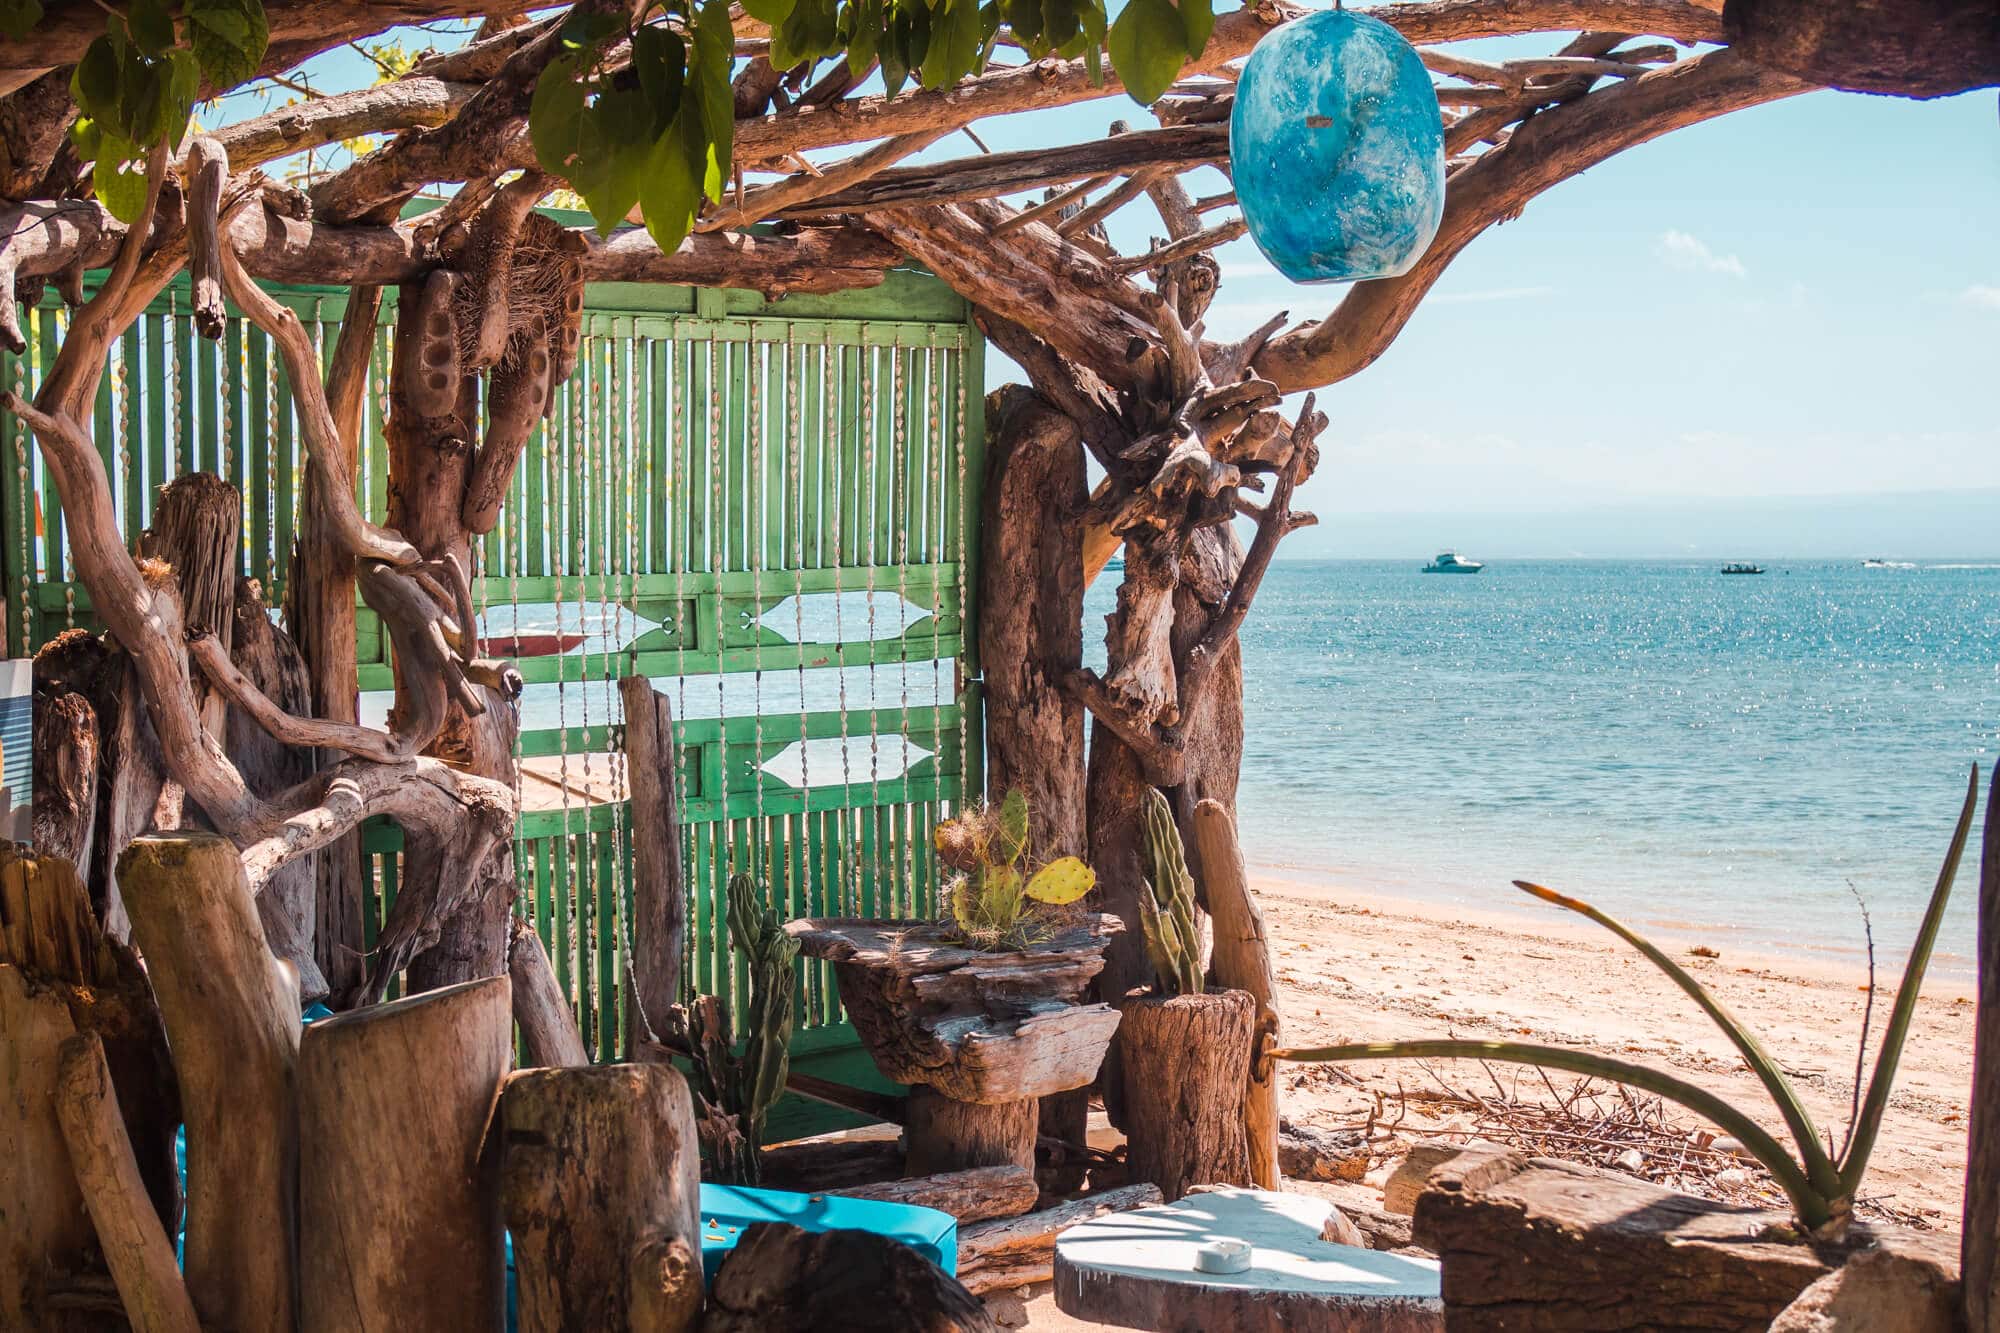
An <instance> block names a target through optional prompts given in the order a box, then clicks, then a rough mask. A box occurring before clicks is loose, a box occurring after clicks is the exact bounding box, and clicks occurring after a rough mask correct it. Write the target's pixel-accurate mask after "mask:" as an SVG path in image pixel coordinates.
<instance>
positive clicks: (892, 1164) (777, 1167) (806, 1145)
mask: <svg viewBox="0 0 2000 1333" xmlns="http://www.w3.org/2000/svg"><path fill="white" fill-rule="evenodd" d="M762 1170H763V1184H764V1186H765V1187H766V1188H768V1189H777V1190H796V1191H798V1192H799V1193H801V1194H819V1193H832V1192H841V1191H845V1190H848V1189H852V1188H854V1187H856V1186H860V1185H872V1184H880V1183H882V1182H884V1181H891V1180H894V1179H896V1178H897V1177H898V1176H900V1175H901V1174H902V1172H903V1145H902V1144H901V1143H899V1142H898V1141H897V1140H895V1139H806V1140H803V1141H801V1142H798V1143H781V1144H779V1145H778V1146H777V1147H775V1148H766V1149H764V1157H763V1162H762Z"/></svg>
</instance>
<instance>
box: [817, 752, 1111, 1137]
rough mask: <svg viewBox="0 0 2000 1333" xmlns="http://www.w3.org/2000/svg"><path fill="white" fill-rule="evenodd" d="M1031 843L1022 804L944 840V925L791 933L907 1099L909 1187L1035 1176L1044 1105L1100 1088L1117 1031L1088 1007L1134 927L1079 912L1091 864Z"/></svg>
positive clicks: (853, 926) (1104, 1012) (992, 810)
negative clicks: (979, 1176) (980, 1173)
mask: <svg viewBox="0 0 2000 1333" xmlns="http://www.w3.org/2000/svg"><path fill="white" fill-rule="evenodd" d="M1029 828H1030V821H1029V810H1028V803H1027V799H1026V797H1024V796H1023V795H1022V794H1021V793H1019V792H1010V793H1009V794H1008V795H1007V796H1006V797H1005V798H1004V799H1003V800H1001V801H1000V802H998V803H997V804H994V805H990V806H986V807H982V808H979V809H975V810H970V811H966V812H963V813H961V814H959V815H957V816H955V817H954V818H952V819H949V820H946V821H945V822H944V823H942V824H940V825H939V826H938V827H937V829H936V832H935V835H934V840H935V845H936V847H937V850H938V859H939V861H940V863H941V864H942V865H944V866H945V867H946V868H947V869H948V870H950V871H951V872H952V878H951V879H950V881H949V883H948V884H947V886H946V903H947V911H946V913H945V914H944V916H943V917H942V919H939V920H934V921H919V920H896V921H867V920H857V919H851V918H834V919H820V920H802V921H794V922H792V923H791V924H790V925H788V926H787V927H786V929H787V930H788V931H789V932H790V933H791V935H792V938H793V939H795V940H797V941H798V944H799V947H800V949H801V951H802V952H804V953H805V954H806V955H807V956H809V957H814V958H824V959H827V960H829V961H831V962H832V963H833V965H834V969H833V971H834V978H835V980H836V982H837V983H838V984H839V986H840V1000H841V1004H842V1005H843V1006H844V1007H845V1008H846V1010H847V1015H848V1018H849V1019H850V1020H851V1021H852V1022H853V1024H854V1029H855V1032H856V1034H857V1035H859V1037H860V1038H861V1042H862V1045H863V1046H865V1047H866V1048H867V1050H868V1053H869V1055H870V1056H872V1057H873V1058H874V1061H875V1065H876V1067H877V1068H878V1069H879V1070H881V1072H882V1075H883V1077H885V1078H888V1079H891V1080H893V1081H895V1082H897V1083H902V1084H906V1085H908V1086H909V1087H910V1090H911V1091H910V1096H909V1100H908V1103H907V1106H908V1112H907V1116H906V1122H907V1123H906V1131H907V1142H908V1148H909V1160H908V1163H907V1166H908V1169H909V1170H910V1171H911V1173H912V1174H923V1173H927V1172H932V1171H947V1170H956V1169H963V1168H967V1167H974V1166H992V1165H999V1164H1003V1163H1008V1162H1013V1163H1017V1164H1019V1165H1023V1166H1028V1165H1032V1163H1033V1160H1034V1144H1035V1128H1036V1102H1037V1100H1038V1099H1039V1098H1041V1097H1044V1096H1047V1095H1049V1094H1051V1093H1056V1092H1066V1091H1068V1090H1070V1089H1072V1088H1080V1087H1082V1086H1084V1085H1085V1084H1087V1083H1089V1082H1090V1081H1091V1080H1092V1079H1093V1078H1094V1077H1096V1074H1097V1068H1098V1065H1099V1064H1100V1063H1102V1061H1103V1058H1104V1052H1105V1049H1106V1047H1107V1046H1109V1044H1110V1041H1111V1035H1112V1033H1113V1032H1115V1031H1116V1030H1117V1027H1118V1012H1117V1011H1116V1010H1115V1009H1113V1008H1112V1007H1111V1006H1110V1005H1106V1004H1098V1003H1093V1002H1091V1000H1090V998H1089V994H1088V993H1089V990H1090V984H1091V982H1092V980H1093V979H1094V978H1095V977H1096V976H1097V974H1098V973H1099V972H1100V971H1102V970H1103V967H1104V950H1105V948H1106V946H1107V945H1108V944H1109V943H1110V941H1111V937H1112V936H1113V935H1115V934H1116V933H1117V932H1118V931H1120V930H1122V929H1123V928H1124V926H1123V923H1121V922H1120V921H1119V920H1118V918H1116V917H1112V916H1105V915H1102V914H1099V913H1093V912H1090V911H1087V910H1084V909H1083V908H1082V907H1081V906H1080V905H1079V904H1080V900H1081V899H1082V898H1083V897H1084V896H1085V895H1086V894H1088V893H1089V892H1090V889H1091V888H1092V886H1093V885H1094V884H1095V882H1096V876H1095V875H1094V874H1093V873H1092V872H1091V870H1090V867H1088V866H1086V865H1085V864H1084V863H1083V862H1082V861H1081V860H1079V859H1077V858H1076V857H1073V856H1068V857H1060V858H1057V859H1055V860H1051V861H1049V862H1047V863H1046V864H1042V865H1039V866H1037V865H1036V864H1035V859H1034V855H1033V849H1032V847H1031V845H1030V843H1031V839H1030V836H1029Z"/></svg>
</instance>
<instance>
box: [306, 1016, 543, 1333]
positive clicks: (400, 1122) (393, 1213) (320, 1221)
mask: <svg viewBox="0 0 2000 1333" xmlns="http://www.w3.org/2000/svg"><path fill="white" fill-rule="evenodd" d="M508 991H509V987H508V984H507V979H506V978H505V977H488V978H486V979H484V980H481V981H469V982H465V983H463V984H461V985H457V986H449V987H446V988H445V989H443V990H435V991H426V992H424V993H423V994H421V995H413V996H410V997H409V998H408V999H403V1000H397V1001H396V1002H394V1003H393V1004H384V1005H374V1006H370V1007H368V1008H363V1009H356V1010H353V1011H351V1012H349V1013H345V1014H340V1015H338V1016H336V1017H333V1018H329V1019H324V1020H322V1021H321V1022H318V1023H315V1024H313V1025H312V1026H311V1027H309V1028H307V1029H306V1031H305V1036H304V1038H303V1039H302V1040H301V1042H300V1047H299V1211H300V1218H301V1225H302V1229H303V1232H304V1239H303V1243H302V1244H301V1246H300V1256H299V1314H300V1320H299V1327H300V1329H301V1330H302V1333H319V1331H320V1330H326V1331H328V1333H331V1331H332V1330H350V1329H351V1330H389V1329H399V1328H440V1329H443V1328H466V1329H473V1328H487V1329H490V1328H495V1327H497V1326H498V1325H499V1321H500V1319H501V1317H502V1314H503V1307H504V1301H505V1285H504V1283H505V1269H504V1259H503V1255H502V1249H501V1240H500V1200H499V1181H498V1172H497V1170H496V1169H495V1168H496V1167H497V1161H496V1160H495V1157H494V1155H492V1154H490V1153H488V1152H487V1151H486V1146H487V1145H486V1131H487V1127H488V1124H489V1121H490V1119H491V1117H492V1112H493V1099H494V1096H495V1095H496V1093H497V1092H498V1090H499V1087H500V1081H501V1080H502V1079H503V1078H505V1077H506V1075H507V1066H508V1061H509V1059H510V1058H511V1056H512V1050H511V1046H512V1043H511V1042H510V1040H509V1038H510V1037H511V1035H512V1022H511V1016H510V1013H509V1004H508ZM446 1274H449V1275H450V1277H449V1280H448V1281H440V1280H439V1279H440V1277H441V1276H443V1275H446Z"/></svg>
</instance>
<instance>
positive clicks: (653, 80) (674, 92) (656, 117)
mask: <svg viewBox="0 0 2000 1333" xmlns="http://www.w3.org/2000/svg"><path fill="white" fill-rule="evenodd" d="M687 55H688V51H687V43H686V42H684V41H682V40H681V35H680V34H679V33H677V32H675V31H673V30H672V29H671V28H658V27H652V28H641V29H639V30H638V31H637V32H635V33H633V34H632V67H633V69H635V70H637V71H638V74H639V87H640V89H641V90H642V91H643V92H644V93H645V94H646V101H647V102H648V103H650V104H651V106H652V108H653V133H654V135H655V136H658V135H662V134H665V133H666V131H667V127H668V126H670V125H672V124H673V123H674V117H675V116H676V115H677V114H679V112H680V109H681V95H682V93H683V91H684V90H685V89H686V87H687Z"/></svg>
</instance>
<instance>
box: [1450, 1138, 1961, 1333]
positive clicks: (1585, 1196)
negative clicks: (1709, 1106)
mask: <svg viewBox="0 0 2000 1333" xmlns="http://www.w3.org/2000/svg"><path fill="white" fill-rule="evenodd" d="M1415 1234H1416V1239H1417V1243H1418V1244H1420V1245H1424V1246H1426V1247H1428V1248H1430V1249H1432V1250H1433V1251H1435V1252H1436V1254H1437V1256H1438V1258H1439V1259H1440V1260H1441V1261H1442V1262H1443V1264H1444V1275H1443V1294H1444V1301H1445V1310H1446V1322H1447V1325H1448V1326H1449V1327H1450V1328H1451V1329H1452V1330H1453V1333H1458V1330H1461V1329H1465V1330H1470V1331H1471V1333H1487V1331H1488V1330H1491V1331H1492V1333H1498V1331H1499V1330H1501V1329H1520V1328H1535V1329H1548V1330H1577V1331H1578V1333H1582V1331H1583V1330H1590V1333H1619V1331H1620V1330H1626V1329H1633V1330H1636V1329H1704V1330H1742V1331H1743V1333H1751V1331H1752V1330H1755V1331H1756V1333H1762V1331H1763V1330H1764V1329H1766V1328H1768V1327H1769V1326H1770V1324H1771V1321H1772V1320H1773V1319H1775V1318H1776V1317H1777V1315H1778V1313H1779V1311H1781V1310H1783V1309H1784V1308H1785V1307H1786V1306H1787V1305H1789V1304H1790V1303H1791V1302H1792V1300H1793V1299H1794V1298H1795V1297H1797V1296H1798V1294H1799V1293H1800V1292H1802V1291H1804V1290H1805V1288H1806V1287H1807V1286H1808V1285H1810V1284H1811V1283H1813V1282H1814V1281H1816V1280H1817V1279H1819V1278H1820V1277H1822V1276H1824V1275H1825V1274H1826V1273H1828V1272H1831V1271H1832V1270H1833V1269H1835V1268H1837V1267H1839V1265H1840V1264H1841V1263H1842V1262H1843V1261H1844V1260H1845V1259H1846V1257H1847V1255H1848V1254H1850V1253H1853V1252H1854V1251H1856V1250H1860V1249H1865V1248H1868V1247H1871V1246H1893V1247H1894V1248H1895V1249H1896V1250H1897V1251H1898V1252H1900V1253H1903V1254H1906V1255H1908V1256H1910V1257H1912V1258H1915V1259H1918V1260H1921V1261H1923V1262H1925V1263H1928V1264H1931V1265H1933V1266H1934V1267H1936V1268H1937V1269H1938V1271H1939V1272H1940V1273H1941V1274H1943V1275H1947V1276H1949V1277H1952V1278H1955V1277H1956V1276H1957V1267H1958V1263H1957V1254H1956V1250H1955V1247H1954V1246H1953V1245H1952V1244H1951V1242H1950V1241H1949V1239H1948V1238H1946V1237H1943V1236H1941V1235H1936V1234H1928V1235H1920V1234H1916V1233H1909V1232H1897V1231H1892V1230H1889V1229H1875V1228H1871V1227H1870V1226H1868V1225H1867V1224H1865V1223H1857V1224H1856V1225H1855V1226H1853V1227H1851V1228H1850V1229H1849V1231H1848V1234H1847V1236H1846V1238H1845V1239H1844V1240H1843V1241H1842V1242H1841V1243H1840V1244H1838V1245H1818V1246H1811V1245H1806V1244H1801V1243H1794V1242H1789V1241H1784V1240H1779V1239H1772V1237H1773V1236H1774V1235H1775V1236H1784V1235H1790V1234H1792V1219H1791V1216H1790V1215H1789V1214H1788V1213H1787V1212H1785V1211H1783V1210H1779V1209H1758V1208H1747V1207H1743V1206H1740V1205H1733V1204H1723V1203H1716V1202H1713V1201H1711V1200H1707V1199H1697V1198H1694V1197H1692V1196H1690V1195H1685V1194H1676V1193H1673V1192H1672V1191H1670V1190H1665V1189H1662V1188H1660V1187H1659V1186H1657V1185H1651V1184H1648V1183H1646V1182H1645V1181H1640V1180H1634V1179H1632V1178H1630V1177H1627V1176H1621V1175H1617V1174H1615V1173H1611V1172H1600V1171H1594V1170H1591V1169H1590V1168H1586V1167H1580V1166H1576V1165H1573V1164H1570V1163H1566V1162H1557V1161H1552V1160H1549V1159H1545V1158H1528V1157H1526V1156H1524V1155H1521V1154H1518V1153H1511V1152H1485V1153H1466V1154H1462V1155H1461V1156H1459V1157H1457V1158H1455V1159H1453V1160H1452V1161H1450V1162H1447V1163H1445V1164H1443V1165H1441V1166H1440V1167H1438V1168H1437V1169H1436V1171H1435V1172H1433V1174H1432V1176H1431V1179H1430V1185H1429V1187H1428V1188H1427V1189H1426V1190H1425V1191H1424V1193H1423V1194H1422V1195H1421V1196H1420V1197H1419V1199H1418V1201H1417V1213H1416V1222H1415Z"/></svg>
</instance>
